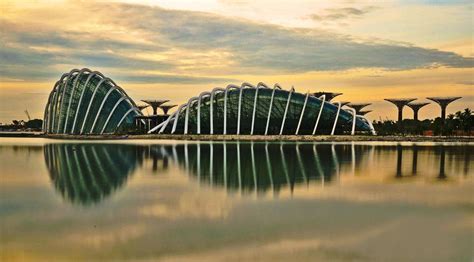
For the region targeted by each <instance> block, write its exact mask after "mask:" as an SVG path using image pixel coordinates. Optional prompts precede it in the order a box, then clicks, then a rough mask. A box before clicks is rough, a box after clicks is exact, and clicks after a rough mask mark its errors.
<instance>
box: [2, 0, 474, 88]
mask: <svg viewBox="0 0 474 262" xmlns="http://www.w3.org/2000/svg"><path fill="white" fill-rule="evenodd" d="M71 8H73V9H74V10H75V12H74V15H75V16H72V15H71V16H70V17H69V16H67V15H65V16H64V17H63V16H59V17H55V20H54V21H52V22H49V20H45V22H44V23H46V24H44V26H43V25H42V24H39V26H38V25H36V24H35V23H40V22H41V19H40V17H44V16H45V12H46V11H44V10H37V11H36V13H32V14H30V13H28V16H26V17H20V18H17V19H7V18H2V19H1V20H0V27H1V28H2V35H1V36H0V40H1V43H0V59H1V60H2V64H1V65H0V74H1V76H2V78H4V79H8V78H13V79H26V80H28V79H51V77H52V76H55V77H54V78H52V79H53V80H54V79H55V78H57V77H58V76H59V75H61V73H62V72H67V71H69V70H70V69H71V68H79V67H89V68H91V69H105V70H108V71H113V72H118V73H117V75H118V78H120V79H123V81H131V82H146V83H153V82H157V83H185V84H188V83H215V82H221V81H227V80H231V79H229V77H227V76H228V75H233V74H234V75H235V74H254V75H255V74H256V75H258V74H281V73H292V72H296V73H304V72H310V71H330V70H348V69H353V68H381V69H384V70H409V69H415V68H429V67H439V66H446V67H458V68H466V67H472V66H473V58H471V57H463V56H461V55H458V54H456V53H453V52H444V51H439V50H435V49H427V48H422V47H416V46H410V45H403V44H397V43H393V42H388V41H386V42H383V41H362V40H360V39H355V38H352V37H350V36H345V35H340V34H336V33H333V32H328V31H322V30H316V29H301V28H285V27H281V26H276V25H270V24H261V23H255V22H251V21H248V20H238V19H232V18H226V17H222V16H218V15H213V14H208V13H202V12H191V11H176V10H166V9H162V8H159V7H149V6H141V5H132V4H98V3H87V4H84V3H83V5H74V6H66V7H63V8H61V7H58V12H60V11H64V12H65V13H68V12H67V10H73V9H71ZM370 10H371V8H366V9H355V8H341V9H331V10H329V12H332V13H331V14H330V15H332V16H333V19H339V18H337V16H352V17H354V16H355V17H357V16H361V15H363V14H365V13H367V12H369V11H370ZM48 12H50V10H48ZM22 19H23V20H22ZM31 21H33V22H31ZM28 23H30V24H28ZM31 23H33V24H34V25H36V28H32V27H31V25H32V24H31ZM104 73H106V74H107V72H106V71H104ZM108 75H109V74H108ZM220 76H225V77H220Z"/></svg>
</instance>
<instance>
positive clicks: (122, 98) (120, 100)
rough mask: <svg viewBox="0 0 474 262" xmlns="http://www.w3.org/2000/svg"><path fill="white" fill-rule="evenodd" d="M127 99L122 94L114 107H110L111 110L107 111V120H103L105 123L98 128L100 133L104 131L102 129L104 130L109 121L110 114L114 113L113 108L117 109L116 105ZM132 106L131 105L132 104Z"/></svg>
mask: <svg viewBox="0 0 474 262" xmlns="http://www.w3.org/2000/svg"><path fill="white" fill-rule="evenodd" d="M125 99H127V97H125V96H122V97H121V98H120V99H119V100H118V101H117V102H116V103H115V105H114V107H113V108H112V110H111V111H110V113H109V116H108V117H107V120H105V123H104V125H103V127H102V130H100V133H101V134H102V133H104V130H105V127H106V126H107V124H108V123H109V121H110V118H111V117H112V115H113V114H114V112H115V109H117V107H118V106H119V105H120V103H122V101H123V100H125ZM129 104H130V105H132V104H131V103H130V102H129ZM132 107H133V106H132Z"/></svg>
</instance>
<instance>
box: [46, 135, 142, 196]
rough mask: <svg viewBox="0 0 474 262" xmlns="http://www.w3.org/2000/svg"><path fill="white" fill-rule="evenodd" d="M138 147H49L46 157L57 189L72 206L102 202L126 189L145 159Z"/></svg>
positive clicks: (60, 145)
mask: <svg viewBox="0 0 474 262" xmlns="http://www.w3.org/2000/svg"><path fill="white" fill-rule="evenodd" d="M137 153H138V151H137V149H136V147H134V146H126V145H121V146H115V145H101V144H49V145H46V146H45V147H44V156H45V162H46V166H47V168H48V170H49V175H50V177H51V180H52V181H53V184H54V187H55V188H56V189H57V191H58V192H60V193H61V195H62V196H63V197H64V198H66V199H68V200H69V201H71V202H72V203H77V204H82V205H89V204H93V203H96V202H99V201H100V200H102V199H103V198H105V197H107V196H109V195H110V194H111V193H112V192H114V191H115V190H116V189H118V188H120V187H122V186H124V185H125V183H126V181H127V178H128V176H129V175H130V174H131V173H132V171H133V170H134V169H135V168H136V167H137V166H139V164H140V161H141V160H142V159H143V158H142V157H140V155H139V154H137Z"/></svg>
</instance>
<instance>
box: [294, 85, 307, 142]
mask: <svg viewBox="0 0 474 262" xmlns="http://www.w3.org/2000/svg"><path fill="white" fill-rule="evenodd" d="M308 97H309V91H308V92H307V93H306V97H305V99H304V104H303V109H301V114H300V120H298V126H297V127H296V132H295V135H298V133H299V132H300V126H301V121H303V116H304V110H305V109H306V104H307V103H308Z"/></svg>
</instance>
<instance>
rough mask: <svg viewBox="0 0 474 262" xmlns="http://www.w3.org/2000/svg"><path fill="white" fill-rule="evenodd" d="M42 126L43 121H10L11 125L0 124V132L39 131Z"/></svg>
mask: <svg viewBox="0 0 474 262" xmlns="http://www.w3.org/2000/svg"><path fill="white" fill-rule="evenodd" d="M42 125H43V120H41V119H31V120H29V121H24V120H12V122H11V124H1V123H0V131H41V127H42Z"/></svg>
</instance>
